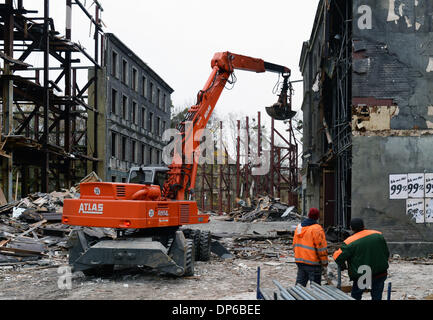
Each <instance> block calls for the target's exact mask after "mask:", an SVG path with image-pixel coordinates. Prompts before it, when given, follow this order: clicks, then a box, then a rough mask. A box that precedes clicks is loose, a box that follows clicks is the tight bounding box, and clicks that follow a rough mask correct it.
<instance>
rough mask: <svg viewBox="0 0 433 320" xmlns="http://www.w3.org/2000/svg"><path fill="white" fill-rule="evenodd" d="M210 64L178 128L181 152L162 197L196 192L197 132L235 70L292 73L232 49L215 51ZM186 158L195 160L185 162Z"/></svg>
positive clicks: (198, 141)
mask: <svg viewBox="0 0 433 320" xmlns="http://www.w3.org/2000/svg"><path fill="white" fill-rule="evenodd" d="M211 66H212V73H211V75H210V77H209V79H208V81H207V82H206V84H205V86H204V88H203V90H201V91H200V92H199V94H198V96H197V103H196V105H194V106H192V107H191V108H190V109H189V110H188V113H187V115H186V117H185V120H184V121H183V122H182V123H180V124H179V126H178V128H177V129H178V131H179V136H178V137H176V139H177V142H176V144H177V143H182V148H181V150H182V153H181V154H179V153H176V148H175V151H174V157H173V163H172V164H171V165H170V166H169V168H170V171H169V172H168V179H167V181H166V182H165V184H164V188H163V190H162V196H163V198H168V199H175V200H184V199H185V193H186V192H187V191H189V193H190V194H191V193H193V192H194V187H195V179H196V175H197V166H198V159H193V156H191V154H193V153H194V152H193V151H194V150H197V149H198V147H199V145H200V139H198V138H201V137H196V133H197V132H199V130H202V129H204V128H205V127H206V125H207V123H208V122H209V119H210V117H211V115H212V113H213V111H214V109H215V106H216V104H217V102H218V99H219V97H220V96H221V93H222V91H223V90H224V88H225V85H226V84H227V82H228V80H229V79H230V76H231V75H232V73H233V72H234V70H244V71H251V72H257V73H263V72H266V71H269V72H276V73H281V74H283V75H284V76H286V77H289V76H290V72H291V71H290V69H289V68H287V67H284V66H280V65H276V64H273V63H268V62H265V61H263V60H262V59H256V58H252V57H248V56H243V55H238V54H233V53H230V52H220V53H216V54H215V55H214V57H213V59H212V62H211ZM187 148H188V150H187ZM187 159H189V160H192V161H189V162H188V163H184V162H185V160H187Z"/></svg>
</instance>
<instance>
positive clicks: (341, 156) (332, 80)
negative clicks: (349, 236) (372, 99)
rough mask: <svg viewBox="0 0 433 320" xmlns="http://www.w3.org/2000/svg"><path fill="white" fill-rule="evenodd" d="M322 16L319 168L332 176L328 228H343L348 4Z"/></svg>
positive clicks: (347, 175) (348, 132)
mask: <svg viewBox="0 0 433 320" xmlns="http://www.w3.org/2000/svg"><path fill="white" fill-rule="evenodd" d="M325 12H326V18H325V24H326V42H327V43H328V44H329V46H327V49H326V50H325V55H324V61H326V64H325V67H322V79H323V81H322V86H323V88H322V96H321V101H320V108H321V109H322V112H323V116H324V124H325V128H327V129H328V128H329V136H328V137H327V139H326V140H325V141H326V142H325V150H326V152H325V156H324V157H323V158H322V162H321V164H320V165H321V166H322V167H324V168H326V169H327V170H331V171H332V172H333V174H334V186H332V187H331V188H333V192H332V193H333V194H334V196H335V199H334V200H333V201H335V202H334V203H335V208H334V217H333V220H332V219H330V220H329V221H330V222H332V223H330V225H334V226H337V227H342V228H346V227H348V224H349V222H350V217H351V181H352V173H351V170H352V1H343V0H339V1H330V2H329V5H328V10H326V11H325ZM324 187H325V188H330V186H326V185H325V186H324ZM325 192H326V191H325ZM327 200H329V199H326V200H325V201H327Z"/></svg>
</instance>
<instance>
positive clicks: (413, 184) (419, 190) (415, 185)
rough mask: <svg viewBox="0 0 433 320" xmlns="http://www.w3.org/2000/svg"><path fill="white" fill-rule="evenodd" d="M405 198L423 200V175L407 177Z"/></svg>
mask: <svg viewBox="0 0 433 320" xmlns="http://www.w3.org/2000/svg"><path fill="white" fill-rule="evenodd" d="M407 196H408V197H409V198H417V199H419V198H424V173H410V174H408V175H407Z"/></svg>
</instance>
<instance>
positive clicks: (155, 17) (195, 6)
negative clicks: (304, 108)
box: [24, 0, 318, 118]
mask: <svg viewBox="0 0 433 320" xmlns="http://www.w3.org/2000/svg"><path fill="white" fill-rule="evenodd" d="M65 2H66V1H65V0H51V8H50V10H51V16H53V17H54V20H55V27H56V29H57V30H59V31H60V32H61V33H62V34H64V28H65V27H64V25H65V23H64V19H65V11H66V9H65ZM81 2H82V3H83V4H84V3H85V4H86V7H87V8H89V11H90V12H91V13H94V6H92V7H90V6H91V5H92V2H93V1H92V0H81ZM99 2H100V3H101V5H102V6H103V8H104V12H103V13H102V20H103V22H104V24H105V26H106V27H105V31H106V32H111V33H114V34H116V35H117V37H119V38H120V39H121V40H122V41H123V42H124V43H125V44H126V45H127V46H128V47H129V48H130V49H132V50H133V51H135V52H136V53H137V55H138V56H139V57H141V58H142V60H143V61H145V62H146V63H147V64H148V65H149V66H150V67H151V68H152V69H153V70H154V71H156V72H157V73H158V74H159V75H160V76H161V77H162V78H163V79H164V80H165V81H166V82H167V83H168V84H169V85H170V86H171V87H172V88H173V89H174V90H175V92H174V93H173V95H172V100H173V104H174V105H175V106H186V104H188V103H189V102H191V101H193V102H194V101H195V97H196V95H197V92H198V91H199V90H200V89H202V88H203V86H204V83H205V82H206V80H207V79H208V77H209V75H210V72H211V66H210V62H211V59H212V57H213V55H214V53H215V52H221V51H231V52H233V53H238V54H243V55H248V56H251V57H255V58H261V59H263V60H265V61H268V62H272V63H276V64H281V65H285V66H287V67H289V68H291V69H292V80H299V79H301V74H300V72H299V58H300V53H301V49H302V43H303V41H306V40H308V39H309V38H310V34H311V29H312V25H313V22H314V17H315V13H316V9H317V4H318V0H303V1H293V0H290V1H289V0H268V1H263V0H261V1H259V0H231V1H229V0H219V1H214V0H213V1H209V0H181V1H179V0H160V1H149V0H144V1H143V0H123V1H116V0H99ZM42 3H43V1H42V0H37V1H35V0H31V1H30V0H24V5H25V7H26V8H27V9H32V8H33V7H38V9H41V8H42ZM41 13H42V10H41ZM72 23H73V40H74V41H79V42H80V43H81V44H83V45H85V46H86V47H87V48H88V51H89V52H93V48H92V47H91V43H92V42H91V38H90V37H89V35H90V34H91V29H90V27H91V26H90V23H89V21H88V20H86V19H85V18H84V15H83V14H82V13H81V12H80V9H79V8H78V7H77V6H76V5H75V6H73V20H72ZM92 30H93V29H92ZM92 32H93V31H92ZM89 40H90V41H89ZM235 74H236V77H237V79H238V81H237V83H236V85H235V87H234V89H233V90H231V91H228V90H226V91H225V92H224V93H223V94H222V96H221V98H220V100H219V102H218V104H217V108H216V112H217V114H218V115H220V116H224V115H225V114H228V113H230V112H232V113H239V114H245V115H250V116H251V117H255V116H256V115H257V112H258V111H262V112H263V114H265V113H266V112H265V109H264V107H265V106H269V105H271V104H273V103H274V102H276V100H277V97H276V96H275V95H274V94H273V93H272V89H273V87H274V85H275V83H276V82H277V80H278V76H277V75H276V74H273V73H266V74H256V73H250V72H245V71H237V72H236V73H235ZM294 87H295V90H296V91H295V96H294V106H293V107H294V110H296V111H298V110H300V107H301V103H302V83H299V84H295V85H294ZM266 117H267V118H268V116H267V115H266Z"/></svg>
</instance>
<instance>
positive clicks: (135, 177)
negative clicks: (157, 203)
mask: <svg viewBox="0 0 433 320" xmlns="http://www.w3.org/2000/svg"><path fill="white" fill-rule="evenodd" d="M129 182H130V183H136V184H146V183H153V181H152V171H150V170H139V171H132V172H131V178H130V180H129Z"/></svg>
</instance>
